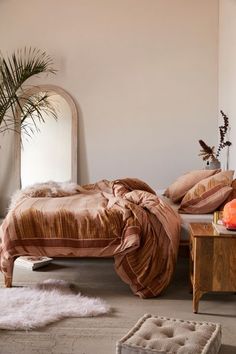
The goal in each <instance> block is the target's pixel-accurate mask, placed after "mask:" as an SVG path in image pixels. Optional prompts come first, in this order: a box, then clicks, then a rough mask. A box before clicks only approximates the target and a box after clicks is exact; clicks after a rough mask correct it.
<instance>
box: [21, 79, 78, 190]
mask: <svg viewBox="0 0 236 354" xmlns="http://www.w3.org/2000/svg"><path fill="white" fill-rule="evenodd" d="M45 94H46V95H47V98H48V103H49V104H50V106H51V107H53V111H50V110H46V111H45V112H43V113H41V117H40V119H37V118H38V117H37V112H36V113H35V114H36V117H35V120H34V119H33V120H32V118H30V124H31V127H29V129H27V131H28V132H30V134H27V133H25V132H24V129H22V124H21V128H20V129H18V130H20V131H21V135H19V134H18V133H16V163H17V164H18V166H17V173H18V184H19V185H18V186H19V187H22V188H24V187H26V186H28V185H32V184H34V183H40V182H47V181H56V182H65V181H72V182H78V181H77V176H78V173H77V169H78V151H77V149H78V143H77V137H78V115H77V109H76V104H75V102H74V100H73V99H72V97H71V96H70V95H69V94H68V93H67V92H66V91H65V90H63V89H62V88H60V87H58V86H54V85H40V86H35V87H33V88H31V89H29V90H28V91H26V92H24V97H23V98H22V100H25V98H28V97H41V96H42V95H45ZM18 117H19V118H18V122H20V119H21V112H19V113H18ZM34 121H35V125H34ZM26 124H27V121H26ZM27 128H28V127H27ZM31 128H32V129H31Z"/></svg>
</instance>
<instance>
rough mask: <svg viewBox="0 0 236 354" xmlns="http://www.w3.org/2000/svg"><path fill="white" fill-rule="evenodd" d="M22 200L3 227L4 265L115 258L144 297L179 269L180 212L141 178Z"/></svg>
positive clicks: (0, 263) (8, 274)
mask: <svg viewBox="0 0 236 354" xmlns="http://www.w3.org/2000/svg"><path fill="white" fill-rule="evenodd" d="M35 195H36V196H34V194H32V190H31V194H30V195H28V196H27V193H26V195H25V196H24V198H23V199H22V198H21V199H20V198H19V201H18V203H17V202H16V203H15V206H14V208H13V209H12V210H10V211H9V213H8V215H7V216H6V218H5V220H4V222H3V224H2V226H1V230H0V232H1V238H2V243H1V247H0V267H1V271H2V273H3V274H4V276H5V278H12V272H13V265H14V260H15V259H16V258H17V257H18V256H23V255H36V256H40V255H43V256H48V257H111V256H113V257H114V260H115V269H116V272H117V274H118V275H119V276H120V277H121V279H123V281H125V282H126V283H128V284H129V285H130V287H131V289H132V291H133V292H134V293H135V294H136V295H139V296H140V297H142V298H147V297H154V296H157V295H158V294H160V292H161V291H162V290H164V289H165V288H166V286H167V285H168V284H169V282H170V279H171V277H172V274H173V270H174V267H175V263H176V259H177V252H178V245H179V235H180V221H179V216H178V215H177V213H176V212H175V211H174V210H173V209H172V208H171V207H170V206H168V205H167V204H165V203H164V202H163V201H162V200H160V199H159V198H158V197H157V196H156V195H155V192H154V191H153V190H152V189H151V188H150V187H149V186H148V185H147V184H146V183H144V182H142V181H140V180H138V179H130V178H126V179H121V180H116V181H107V180H102V181H100V182H97V183H95V184H89V185H84V186H78V192H77V193H76V194H72V195H71V194H70V195H63V196H60V197H59V196H57V195H56V194H54V195H53V197H47V196H41V197H38V196H37V195H39V193H38V191H37V193H35Z"/></svg>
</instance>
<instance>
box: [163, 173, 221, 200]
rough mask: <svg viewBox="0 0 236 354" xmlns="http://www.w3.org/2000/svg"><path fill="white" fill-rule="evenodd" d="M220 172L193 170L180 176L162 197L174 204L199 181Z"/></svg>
mask: <svg viewBox="0 0 236 354" xmlns="http://www.w3.org/2000/svg"><path fill="white" fill-rule="evenodd" d="M220 171H221V170H194V171H190V172H188V173H186V174H184V175H183V176H180V177H179V178H178V179H177V180H176V181H175V182H174V183H173V184H171V185H170V186H169V187H168V188H167V190H166V191H165V192H164V196H166V197H168V198H170V199H171V200H172V201H173V202H174V203H177V202H179V201H180V200H181V199H182V198H183V197H184V196H185V194H186V193H187V192H188V191H189V190H190V189H191V188H192V187H193V186H195V184H196V183H198V182H200V181H201V180H203V179H205V178H207V177H210V176H213V175H215V174H216V173H219V172H220Z"/></svg>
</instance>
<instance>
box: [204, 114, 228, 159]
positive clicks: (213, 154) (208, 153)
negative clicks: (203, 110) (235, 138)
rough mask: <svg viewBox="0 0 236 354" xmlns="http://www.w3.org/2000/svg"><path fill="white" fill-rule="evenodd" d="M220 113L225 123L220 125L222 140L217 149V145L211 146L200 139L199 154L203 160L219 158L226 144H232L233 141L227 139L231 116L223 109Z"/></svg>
mask: <svg viewBox="0 0 236 354" xmlns="http://www.w3.org/2000/svg"><path fill="white" fill-rule="evenodd" d="M220 113H221V115H222V118H223V121H224V124H223V125H221V126H219V132H220V142H219V146H218V148H217V150H216V151H215V146H212V147H210V146H208V145H207V144H206V143H205V142H204V141H203V140H199V144H200V146H201V150H200V154H199V156H201V157H202V159H203V161H208V160H211V161H215V160H218V157H219V156H220V152H221V150H222V149H223V148H225V147H226V146H230V145H232V143H231V142H230V141H229V140H226V136H227V132H228V129H229V118H228V117H227V115H226V114H225V113H224V112H223V111H220Z"/></svg>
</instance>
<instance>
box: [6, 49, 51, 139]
mask: <svg viewBox="0 0 236 354" xmlns="http://www.w3.org/2000/svg"><path fill="white" fill-rule="evenodd" d="M42 73H46V74H49V73H50V74H55V70H54V69H53V67H52V59H51V58H50V57H49V56H48V55H47V54H46V53H45V52H43V51H41V50H38V49H32V48H24V49H20V50H17V51H15V52H13V54H12V55H11V56H8V57H7V58H4V57H3V56H2V55H1V54H0V133H4V132H6V131H9V130H13V131H17V132H19V133H20V131H21V130H23V131H24V132H25V133H26V134H29V135H30V133H32V132H33V131H34V129H36V130H38V125H37V123H39V122H44V116H45V113H46V114H49V113H50V114H51V115H52V116H53V117H56V112H55V109H54V107H53V106H52V104H51V103H50V100H49V99H48V98H49V96H48V94H47V92H42V93H40V94H37V95H33V96H31V97H28V96H26V97H24V92H25V90H26V89H27V87H26V81H28V80H29V79H30V78H32V77H35V76H38V75H39V74H42ZM19 113H20V114H19ZM19 116H20V122H17V118H18V117H19ZM18 119H19V118H18Z"/></svg>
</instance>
